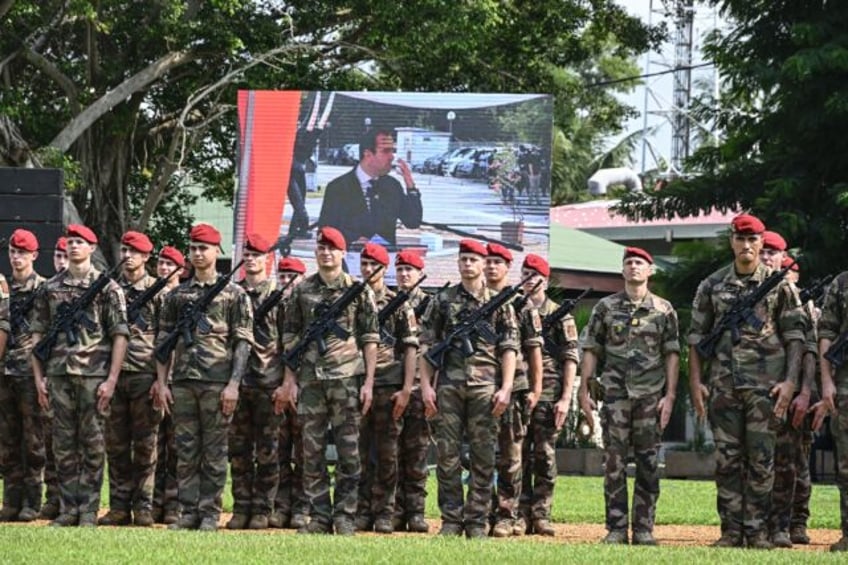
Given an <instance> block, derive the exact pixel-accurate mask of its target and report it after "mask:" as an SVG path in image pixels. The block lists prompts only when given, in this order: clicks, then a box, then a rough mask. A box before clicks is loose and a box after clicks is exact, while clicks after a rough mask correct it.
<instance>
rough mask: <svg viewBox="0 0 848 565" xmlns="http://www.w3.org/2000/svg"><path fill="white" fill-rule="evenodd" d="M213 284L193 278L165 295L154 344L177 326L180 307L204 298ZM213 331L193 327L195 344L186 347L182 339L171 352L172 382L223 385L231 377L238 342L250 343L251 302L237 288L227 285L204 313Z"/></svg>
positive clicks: (251, 331)
mask: <svg viewBox="0 0 848 565" xmlns="http://www.w3.org/2000/svg"><path fill="white" fill-rule="evenodd" d="M213 284H215V282H214V281H210V282H208V283H205V284H204V283H201V282H199V281H198V280H197V279H195V278H194V277H192V278H190V279H189V280H187V281H185V282H183V283H181V284H180V285H179V286H178V287H176V288H175V289H174V290H172V291H171V292H170V293H168V294H167V295H166V296H165V301H164V303H163V304H162V312H161V314H160V315H159V333H158V334H157V335H156V344H157V345H158V344H159V343H160V342H161V341H164V339H165V338H166V337H167V335H168V334H169V333H170V332H171V330H173V329H174V327H176V324H177V321H178V320H179V317H180V312H181V311H182V309H183V305H185V304H188V303H189V302H194V301H196V300H198V299H199V298H200V297H201V296H203V295H204V294H205V293H206V292H207V291H208V290H209V287H210V286H212V285H213ZM206 318H207V319H208V320H209V324H210V326H212V329H211V330H210V331H209V333H207V334H204V333H201V331H200V328H195V330H194V332H193V333H192V337H193V338H194V343H193V344H192V345H191V346H190V347H186V344H185V343H184V342H183V339H182V337H181V338H180V339H179V340H178V341H177V347H176V349H175V350H174V364H173V368H172V374H171V380H172V382H174V383H177V382H180V381H186V380H189V381H205V382H215V383H225V382H227V381H229V380H230V377H232V370H233V352H234V351H235V348H236V343H237V342H238V341H246V342H248V343H253V311H252V310H251V309H250V300H249V299H248V297H247V294H246V293H245V292H244V289H242V288H241V287H240V286H239V285H237V284H235V283H233V282H230V283H229V284H227V286H226V287H225V288H224V290H222V291H221V293H220V294H218V296H216V297H215V300H213V301H212V304H211V305H210V306H209V308H208V309H207V310H206Z"/></svg>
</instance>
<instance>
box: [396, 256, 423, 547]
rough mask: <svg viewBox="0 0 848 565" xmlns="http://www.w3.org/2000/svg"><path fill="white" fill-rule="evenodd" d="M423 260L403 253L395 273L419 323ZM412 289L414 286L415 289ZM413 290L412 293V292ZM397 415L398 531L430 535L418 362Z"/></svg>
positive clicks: (399, 397)
mask: <svg viewBox="0 0 848 565" xmlns="http://www.w3.org/2000/svg"><path fill="white" fill-rule="evenodd" d="M423 270H424V260H423V259H422V258H421V255H419V254H418V253H416V252H414V251H410V250H401V251H399V252H398V254H397V255H396V256H395V273H396V276H397V283H398V290H404V291H407V292H410V295H409V305H410V306H411V307H412V309H413V312H414V313H415V315H416V320H418V319H419V318H420V317H421V315H423V313H424V310H425V309H426V305H427V302H428V301H429V298H428V296H427V295H426V294H425V293H424V291H423V290H421V288H420V287H415V285H416V283H418V281H419V280H420V279H421V277H422V271H423ZM413 287H415V288H414V289H413ZM410 289H412V290H410ZM394 413H395V415H398V414H400V418H401V420H402V425H401V431H400V438H398V483H397V484H398V486H397V494H396V496H395V517H394V524H393V525H394V529H395V531H404V530H408V531H410V532H415V533H427V532H428V531H429V530H430V527H429V526H428V525H427V521H426V520H425V519H424V504H425V502H426V499H427V476H428V474H429V471H428V468H427V455H428V451H429V448H430V427H429V426H428V425H427V418H426V416H425V415H424V401H423V400H422V399H421V386H420V384H419V381H418V362H416V365H415V374H414V375H413V381H412V383H407V382H406V381H404V386H403V388H402V389H401V390H400V392H398V393H397V397H396V398H395V404H394Z"/></svg>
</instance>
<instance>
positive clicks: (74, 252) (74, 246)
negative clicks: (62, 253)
mask: <svg viewBox="0 0 848 565" xmlns="http://www.w3.org/2000/svg"><path fill="white" fill-rule="evenodd" d="M94 247H95V246H94V245H92V244H90V243H89V242H87V241H86V240H84V239H83V238H81V237H69V238H68V261H69V262H71V263H74V264H79V263H84V262H85V261H87V260H88V258H89V257H91V254H92V253H94Z"/></svg>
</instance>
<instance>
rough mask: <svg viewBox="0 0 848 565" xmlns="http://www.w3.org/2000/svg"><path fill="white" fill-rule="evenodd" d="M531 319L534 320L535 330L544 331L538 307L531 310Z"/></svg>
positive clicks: (537, 331)
mask: <svg viewBox="0 0 848 565" xmlns="http://www.w3.org/2000/svg"><path fill="white" fill-rule="evenodd" d="M530 320H532V322H533V331H535V332H536V333H539V332H541V331H542V317H541V316H540V315H539V310H538V309H537V308H532V309H531V310H530Z"/></svg>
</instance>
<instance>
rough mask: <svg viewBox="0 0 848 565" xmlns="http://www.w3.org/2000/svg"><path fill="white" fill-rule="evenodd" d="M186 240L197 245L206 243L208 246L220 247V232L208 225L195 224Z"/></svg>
mask: <svg viewBox="0 0 848 565" xmlns="http://www.w3.org/2000/svg"><path fill="white" fill-rule="evenodd" d="M188 238H189V239H190V240H192V241H196V242H198V243H208V244H209V245H221V232H219V231H218V230H216V229H215V228H213V227H212V226H210V225H209V224H197V225H196V226H194V227H193V228H191V232H189V234H188Z"/></svg>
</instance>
